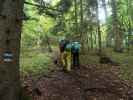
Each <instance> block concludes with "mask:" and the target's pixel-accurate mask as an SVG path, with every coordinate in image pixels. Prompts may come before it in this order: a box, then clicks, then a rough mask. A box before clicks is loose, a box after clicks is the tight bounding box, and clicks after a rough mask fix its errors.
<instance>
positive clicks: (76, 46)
mask: <svg viewBox="0 0 133 100" xmlns="http://www.w3.org/2000/svg"><path fill="white" fill-rule="evenodd" d="M80 47H81V44H80V43H79V42H73V43H72V48H71V52H72V65H73V67H75V68H78V67H79V65H80V63H79V52H80Z"/></svg>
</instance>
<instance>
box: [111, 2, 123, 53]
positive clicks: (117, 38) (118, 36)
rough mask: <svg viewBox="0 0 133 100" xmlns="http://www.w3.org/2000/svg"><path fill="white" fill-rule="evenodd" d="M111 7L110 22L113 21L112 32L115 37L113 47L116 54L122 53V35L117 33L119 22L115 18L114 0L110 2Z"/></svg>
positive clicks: (115, 3)
mask: <svg viewBox="0 0 133 100" xmlns="http://www.w3.org/2000/svg"><path fill="white" fill-rule="evenodd" d="M111 6H112V19H113V20H112V21H113V32H114V37H115V47H114V50H115V51H116V52H122V51H123V49H122V42H123V40H122V33H121V32H120V31H119V26H118V25H119V21H118V18H117V6H118V5H117V1H116V0H112V2H111Z"/></svg>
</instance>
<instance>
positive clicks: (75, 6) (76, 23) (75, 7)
mask: <svg viewBox="0 0 133 100" xmlns="http://www.w3.org/2000/svg"><path fill="white" fill-rule="evenodd" d="M74 12H75V31H76V34H77V33H78V14H77V0H74Z"/></svg>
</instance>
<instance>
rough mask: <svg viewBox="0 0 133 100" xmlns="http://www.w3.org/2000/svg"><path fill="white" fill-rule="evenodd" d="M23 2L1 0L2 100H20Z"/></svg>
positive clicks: (0, 56)
mask: <svg viewBox="0 0 133 100" xmlns="http://www.w3.org/2000/svg"><path fill="white" fill-rule="evenodd" d="M22 17H23V0H0V100H19V94H20V75H19V54H20V39H21V27H22Z"/></svg>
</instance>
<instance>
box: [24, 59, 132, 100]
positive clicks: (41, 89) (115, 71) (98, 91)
mask: <svg viewBox="0 0 133 100" xmlns="http://www.w3.org/2000/svg"><path fill="white" fill-rule="evenodd" d="M81 59H82V57H81ZM88 61H89V60H88ZM95 61H96V58H95ZM91 62H92V61H91ZM121 67H122V66H114V65H111V64H98V63H95V64H94V63H92V64H91V63H90V64H85V62H84V64H83V65H81V66H80V68H79V69H73V70H72V71H71V72H69V73H66V72H63V71H62V70H61V68H59V67H54V70H51V71H50V72H49V73H47V74H45V75H44V74H43V75H41V76H39V77H31V76H30V77H27V78H25V79H24V81H23V84H22V85H23V89H24V95H27V96H29V95H30V97H31V99H29V100H133V83H132V82H131V81H130V82H129V81H126V80H122V78H121V70H120V69H121ZM23 100H26V99H23Z"/></svg>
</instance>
